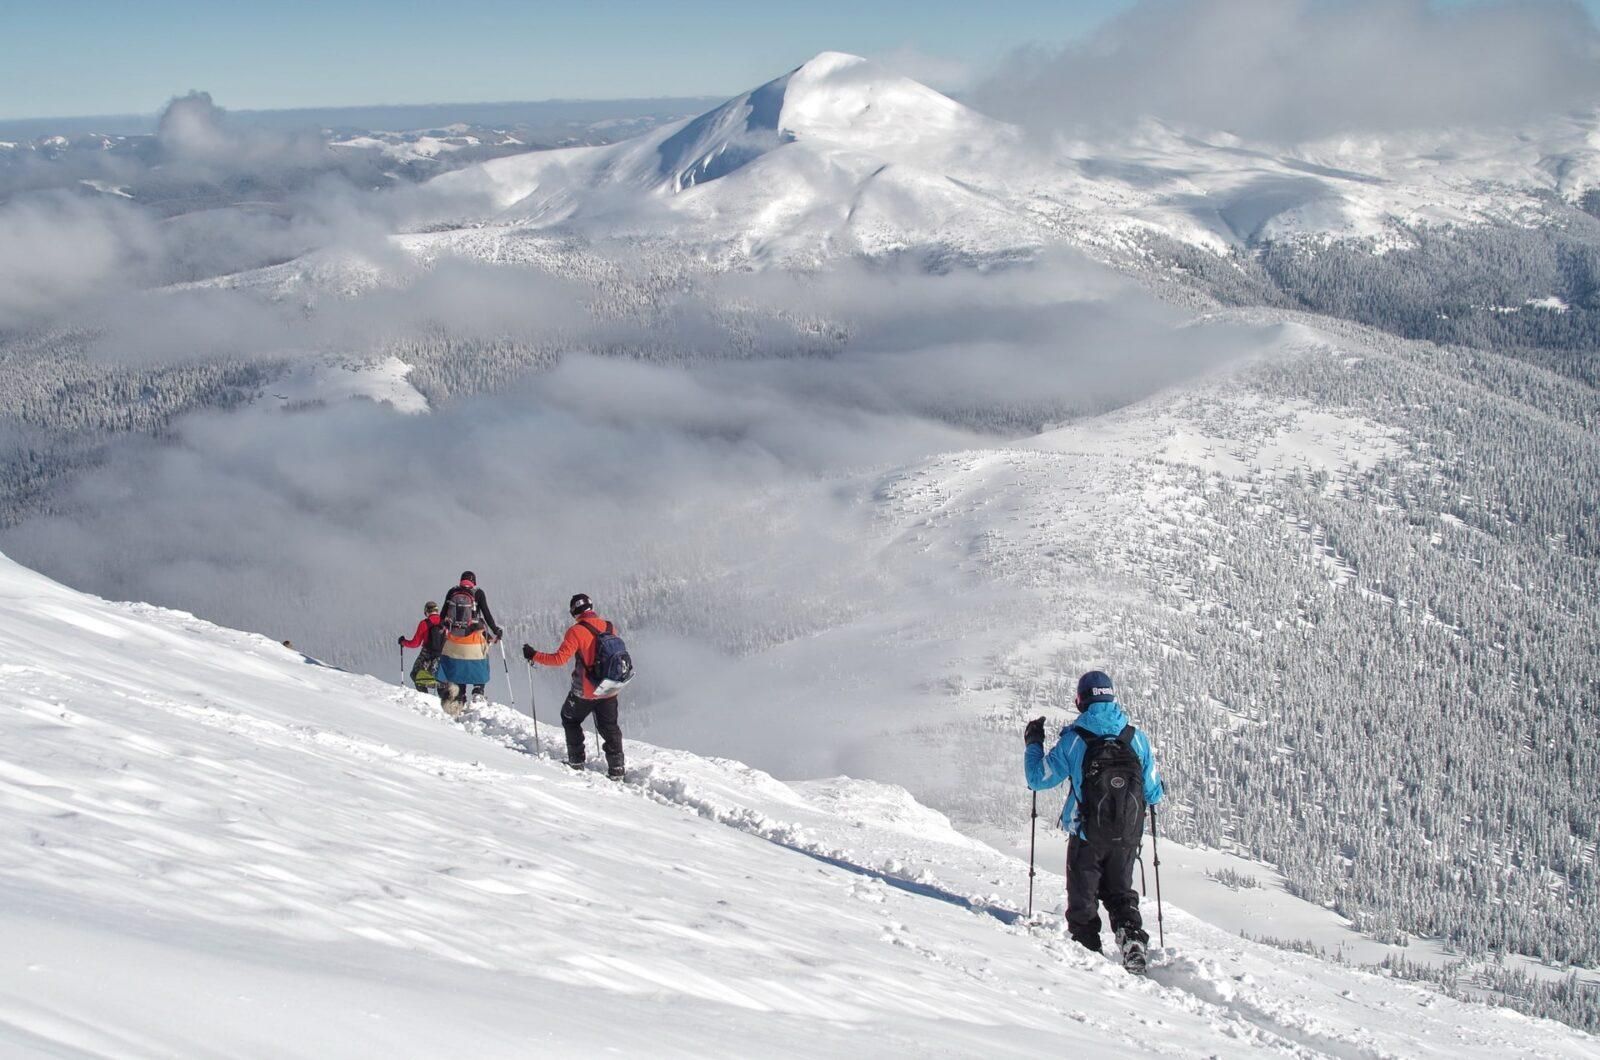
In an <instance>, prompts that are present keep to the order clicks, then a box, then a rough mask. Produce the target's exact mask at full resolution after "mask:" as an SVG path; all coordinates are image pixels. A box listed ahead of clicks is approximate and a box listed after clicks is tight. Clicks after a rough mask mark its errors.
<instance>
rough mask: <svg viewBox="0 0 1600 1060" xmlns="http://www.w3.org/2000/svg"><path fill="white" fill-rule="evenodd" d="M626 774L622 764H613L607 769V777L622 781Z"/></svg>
mask: <svg viewBox="0 0 1600 1060" xmlns="http://www.w3.org/2000/svg"><path fill="white" fill-rule="evenodd" d="M623 776H624V774H623V772H622V767H621V766H612V767H610V768H609V769H607V770H606V777H607V778H609V779H611V780H615V781H617V782H618V783H621V781H622V778H623Z"/></svg>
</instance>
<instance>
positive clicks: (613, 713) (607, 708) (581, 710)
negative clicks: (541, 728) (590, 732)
mask: <svg viewBox="0 0 1600 1060" xmlns="http://www.w3.org/2000/svg"><path fill="white" fill-rule="evenodd" d="M590 714H593V715H594V727H595V728H596V729H598V730H600V741H601V747H602V748H603V749H604V750H605V753H606V766H607V768H608V769H610V770H611V772H613V773H618V772H621V771H622V726H621V725H619V724H618V723H617V697H616V696H612V697H611V698H610V699H583V698H581V697H580V696H577V695H569V696H567V701H566V702H565V703H563V704H561V728H562V729H564V730H565V731H566V734H567V764H568V765H574V766H581V765H582V764H583V762H584V759H585V757H586V755H585V753H584V749H583V723H584V722H585V721H587V720H588V718H589V715H590Z"/></svg>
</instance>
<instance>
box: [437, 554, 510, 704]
mask: <svg viewBox="0 0 1600 1060" xmlns="http://www.w3.org/2000/svg"><path fill="white" fill-rule="evenodd" d="M443 617H444V627H445V638H444V647H443V649H441V651H440V658H439V683H440V690H439V697H440V700H441V702H442V703H443V704H444V709H445V713H447V714H449V715H451V716H452V717H453V716H455V715H457V714H459V713H461V711H462V710H464V709H465V708H466V705H467V689H468V688H469V687H470V688H471V689H472V702H473V703H482V702H483V701H484V689H485V688H486V687H488V684H489V645H491V644H493V643H494V642H495V641H497V640H499V639H500V638H501V637H502V636H504V631H503V630H502V629H501V628H500V627H499V625H497V624H496V623H495V620H494V614H493V613H492V612H491V611H490V610H489V597H488V596H487V595H485V593H484V591H483V589H482V588H480V587H479V585H478V576H477V575H476V574H474V573H472V572H471V571H469V570H467V571H462V572H461V580H460V581H459V582H457V583H456V584H455V585H452V586H451V587H450V591H449V592H447V593H446V594H445V597H444V613H443Z"/></svg>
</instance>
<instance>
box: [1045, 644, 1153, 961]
mask: <svg viewBox="0 0 1600 1060" xmlns="http://www.w3.org/2000/svg"><path fill="white" fill-rule="evenodd" d="M1077 707H1078V710H1079V714H1078V718H1077V720H1076V721H1074V722H1073V723H1072V724H1071V725H1069V726H1067V727H1066V728H1064V729H1062V730H1061V738H1060V739H1059V740H1057V741H1056V745H1055V746H1054V747H1052V748H1051V749H1050V752H1049V753H1048V754H1046V753H1045V749H1044V719H1043V718H1035V719H1034V720H1033V721H1030V722H1029V723H1028V726H1027V728H1026V729H1025V730H1024V733H1023V739H1024V740H1025V741H1026V748H1025V751H1024V755H1023V768H1024V771H1025V772H1026V774H1027V779H1028V787H1030V788H1032V789H1033V790H1034V791H1044V790H1046V789H1047V788H1054V787H1058V786H1060V785H1061V784H1063V783H1066V784H1069V785H1070V789H1069V791H1068V793H1067V800H1066V803H1065V805H1063V806H1062V808H1061V827H1062V828H1064V829H1065V830H1066V831H1067V834H1068V837H1069V838H1068V839H1067V866H1068V867H1067V927H1068V930H1069V931H1070V932H1071V934H1072V937H1073V938H1074V939H1075V940H1076V941H1077V942H1078V943H1079V944H1080V945H1082V946H1083V947H1085V948H1086V949H1090V950H1094V951H1095V952H1097V953H1098V952H1099V951H1100V913H1099V903H1101V902H1103V903H1105V907H1106V913H1107V915H1108V916H1109V918H1110V920H1111V929H1112V931H1114V932H1115V933H1116V936H1117V942H1118V944H1119V945H1121V946H1122V948H1123V958H1124V960H1125V961H1127V960H1129V957H1130V950H1133V949H1136V950H1137V954H1136V961H1137V963H1138V964H1139V965H1141V966H1142V964H1143V961H1144V950H1145V947H1146V946H1147V945H1148V944H1149V941H1150V937H1149V936H1148V935H1146V934H1145V931H1144V922H1143V920H1142V919H1141V917H1140V916H1139V892H1138V891H1137V890H1135V889H1134V886H1133V867H1134V862H1135V861H1137V860H1138V857H1139V851H1140V844H1141V841H1142V840H1143V836H1144V810H1145V807H1146V806H1154V805H1155V804H1156V803H1158V802H1160V801H1161V796H1162V794H1163V792H1162V787H1161V774H1160V773H1158V772H1157V771H1156V763H1155V755H1154V753H1153V752H1152V751H1151V750H1150V739H1149V737H1147V736H1146V735H1145V734H1144V733H1142V732H1140V731H1139V730H1138V729H1136V728H1134V727H1133V726H1132V725H1130V724H1129V723H1128V716H1127V715H1126V714H1125V713H1123V711H1122V707H1121V706H1120V705H1119V704H1118V703H1117V694H1116V689H1115V687H1114V686H1113V685H1112V683H1111V678H1110V677H1109V676H1108V675H1107V674H1105V673H1104V672H1102V671H1100V670H1090V671H1089V672H1088V673H1086V674H1084V675H1083V676H1082V677H1080V678H1078V694H1077ZM1091 744H1093V745H1094V763H1095V765H1093V766H1092V767H1091V774H1092V775H1093V776H1094V778H1095V779H1094V781H1093V784H1092V786H1094V787H1095V788H1096V789H1097V790H1096V791H1092V792H1090V798H1091V802H1090V806H1091V807H1094V808H1095V812H1092V813H1090V814H1084V813H1083V812H1081V807H1082V806H1083V804H1084V794H1085V791H1084V768H1083V766H1084V759H1085V756H1086V755H1087V754H1088V752H1089V751H1090V748H1091ZM1115 744H1121V748H1120V749H1119V748H1117V747H1115V746H1113V745H1115ZM1124 749H1125V750H1126V751H1131V752H1132V753H1133V756H1134V759H1136V760H1137V764H1135V763H1134V761H1133V760H1131V759H1127V758H1126V757H1125V754H1124ZM1119 755H1123V761H1124V762H1125V763H1126V770H1125V771H1126V772H1131V773H1132V774H1133V775H1132V776H1128V777H1127V778H1126V779H1125V780H1124V781H1123V782H1121V783H1119V782H1118V779H1117V772H1116V770H1117V758H1118V756H1119ZM1102 778H1105V779H1102ZM1123 791H1127V792H1128V794H1129V795H1130V796H1131V798H1129V799H1127V800H1125V802H1124V804H1122V805H1120V806H1119V804H1118V803H1117V802H1116V799H1118V798H1120V797H1121V794H1122V792H1123ZM1112 793H1115V794H1114V795H1112V797H1111V798H1110V799H1108V798H1106V796H1107V795H1111V794H1112ZM1107 807H1110V809H1107ZM1119 813H1120V815H1121V816H1120V817H1119V816H1118V814H1119ZM1135 814H1137V818H1136V819H1135V817H1134V815H1135ZM1102 818H1105V819H1104V820H1103V819H1102Z"/></svg>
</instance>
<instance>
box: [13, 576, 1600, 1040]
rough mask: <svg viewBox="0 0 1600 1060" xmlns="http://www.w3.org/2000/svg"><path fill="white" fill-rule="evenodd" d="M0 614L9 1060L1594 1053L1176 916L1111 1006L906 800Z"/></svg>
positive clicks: (38, 613)
mask: <svg viewBox="0 0 1600 1060" xmlns="http://www.w3.org/2000/svg"><path fill="white" fill-rule="evenodd" d="M0 600H3V604H4V606H0V633H3V641H4V643H5V644H6V646H7V648H8V651H7V652H6V662H5V663H4V664H0V668H3V672H4V676H5V678H6V680H5V682H4V686H3V689H0V703H3V707H4V709H3V711H0V724H3V725H4V732H3V740H4V746H5V747H6V749H7V752H6V755H5V758H4V760H3V761H0V804H3V805H4V808H5V814H4V817H3V821H4V825H3V828H0V921H3V925H4V926H3V930H4V937H5V938H6V941H7V945H6V950H5V951H6V956H7V958H8V959H7V960H6V961H5V962H4V963H3V964H0V1051H3V1052H5V1053H6V1054H7V1055H15V1056H117V1057H127V1056H157V1055H185V1056H202V1055H217V1056H222V1055H229V1056H233V1055H273V1056H318V1057H327V1056H355V1055H385V1056H437V1055H443V1054H445V1053H446V1052H450V1053H456V1052H467V1053H470V1054H472V1055H477V1056H513V1055H520V1056H526V1055H535V1054H537V1055H577V1054H580V1053H581V1054H592V1053H593V1052H595V1051H596V1050H613V1051H616V1052H620V1053H622V1054H624V1055H637V1054H641V1053H645V1052H648V1053H650V1054H651V1055H667V1056H689V1055H695V1056H705V1055H725V1056H750V1055H790V1056H832V1055H838V1054H840V1053H842V1052H845V1051H847V1050H848V1051H849V1052H851V1053H852V1054H854V1055H862V1056H877V1055H883V1056H905V1055H919V1056H933V1055H938V1056H997V1055H1017V1056H1024V1055H1041V1056H1042V1055H1059V1054H1060V1053H1061V1051H1062V1050H1063V1048H1072V1049H1074V1051H1075V1052H1077V1053H1081V1054H1084V1055H1090V1056H1110V1055H1117V1056H1126V1055H1128V1054H1129V1053H1130V1052H1135V1053H1138V1054H1140V1055H1172V1056H1201V1055H1226V1054H1235V1053H1238V1052H1240V1051H1241V1050H1242V1049H1244V1048H1246V1047H1252V1048H1259V1049H1262V1050H1264V1051H1268V1052H1275V1053H1283V1054H1288V1055H1300V1056H1315V1055H1336V1056H1356V1055H1405V1056H1440V1057H1444V1056H1497V1057H1498V1056H1509V1055H1538V1056H1582V1055H1593V1051H1594V1042H1593V1040H1592V1039H1590V1038H1588V1037H1586V1036H1584V1035H1582V1034H1580V1033H1578V1032H1575V1031H1572V1030H1569V1029H1567V1028H1564V1027H1561V1026H1558V1025H1555V1024H1549V1023H1544V1022H1540V1021H1534V1020H1528V1019H1525V1018H1522V1017H1518V1016H1515V1015H1512V1014H1510V1013H1507V1012H1504V1011H1501V1010H1497V1009H1492V1008H1488V1007H1481V1006H1475V1005H1470V1004H1464V1003H1460V1002H1455V1001H1451V1000H1449V999H1447V998H1445V997H1443V996H1442V995H1440V994H1437V993H1435V992H1433V991H1431V990H1430V989H1427V988H1423V987H1417V986H1412V985H1407V984H1402V983H1398V982H1393V981H1390V980H1387V979H1384V978H1381V977H1377V976H1372V975H1367V974H1363V973H1358V972H1353V971H1350V970H1348V969H1343V968H1339V967H1335V966H1329V965H1326V964H1323V963H1321V962H1319V961H1316V960H1313V959H1311V958H1307V957H1302V956H1296V955H1291V954H1284V953H1281V952H1278V951H1276V950H1272V949H1268V948H1263V947H1260V946H1256V945H1253V944H1248V943H1242V942H1240V941H1239V940H1237V939H1235V938H1231V937H1229V936H1228V935H1226V934H1224V933H1222V932H1220V931H1217V930H1215V929H1212V928H1209V927H1207V926H1205V925H1204V924H1201V923H1199V922H1197V921H1194V920H1191V919H1190V918H1188V917H1186V916H1184V915H1183V914H1182V913H1181V912H1179V911H1178V910H1177V909H1175V908H1170V907H1169V910H1168V914H1167V923H1168V941H1169V944H1170V945H1169V948H1168V949H1167V950H1166V951H1164V952H1162V953H1160V954H1158V957H1157V960H1156V962H1155V967H1154V969H1153V972H1152V978H1151V980H1150V981H1138V980H1134V979H1131V978H1129V977H1127V976H1126V975H1124V974H1123V973H1122V972H1121V971H1120V970H1119V969H1117V968H1116V967H1114V966H1113V965H1112V964H1111V963H1109V962H1108V961H1106V960H1105V959H1103V958H1099V957H1095V956H1092V955H1089V954H1087V953H1085V952H1083V951H1081V950H1079V949H1077V948H1076V947H1074V946H1073V945H1072V944H1071V943H1070V942H1069V941H1067V940H1066V939H1065V938H1064V937H1063V935H1062V934H1061V932H1060V930H1059V928H1058V927H1057V926H1056V924H1055V922H1054V920H1053V918H1045V922H1044V923H1041V924H1039V925H1036V926H1031V927H1030V926H1028V925H1025V924H1021V923H1018V922H1016V917H1015V914H1014V910H1015V908H1016V907H1017V906H1018V904H1019V903H1020V901H1021V899H1022V888H1023V885H1024V881H1025V874H1024V871H1023V866H1022V865H1021V863H1019V862H1018V861H1017V860H1016V859H1014V858H1011V857H1008V856H1006V855H1002V854H1000V853H997V852H995V851H994V850H992V849H991V848H989V847H986V846H984V845H982V844H980V843H977V842H976V841H974V840H971V839H968V838H966V837H963V836H961V835H959V834H957V833H956V832H954V831H953V830H952V829H951V828H950V827H949V825H948V823H947V822H946V821H945V820H944V819H943V818H942V817H941V816H940V815H938V814H936V813H933V812H932V811H929V810H927V809H925V808H922V807H920V806H917V805H916V804H915V803H914V802H912V801H911V800H910V798H909V797H908V796H907V795H906V794H905V793H904V792H903V791H900V790H899V789H895V788H888V787H884V786H882V785H875V784H865V783H858V782H854V781H849V780H845V779H842V778H841V779H834V780H829V781H817V782H812V783H807V784H795V785H788V784H782V783H779V782H778V781H776V780H774V779H773V778H771V777H769V776H767V775H765V774H762V773H760V772H758V771H756V770H752V769H749V768H747V767H744V766H741V765H739V764H737V763H734V762H729V761H723V760H709V759H701V758H698V757H696V756H693V755H690V754H687V753H684V752H676V751H665V750H658V749H653V748H649V747H645V746H642V745H637V744H635V745H633V746H632V747H631V748H630V752H631V756H632V757H631V767H632V768H631V770H630V778H629V781H628V783H627V784H626V785H622V786H616V785H612V784H610V783H608V782H607V781H605V780H603V779H601V778H599V777H598V776H596V775H594V774H592V773H584V774H573V773H571V772H569V771H567V770H566V769H565V767H563V766H561V765H559V764H557V763H555V762H553V761H551V760H549V758H548V757H546V756H545V755H544V754H542V753H541V752H547V751H548V750H549V749H550V740H551V736H552V735H553V734H552V733H551V732H550V730H549V728H548V725H547V726H546V728H545V731H544V735H545V740H546V744H545V746H543V747H541V746H540V745H539V744H538V743H536V741H535V740H534V737H533V733H532V730H531V725H530V724H529V722H528V721H527V719H525V718H523V717H522V716H521V715H518V714H515V713H513V712H512V711H510V710H508V709H504V708H490V709H487V710H486V711H484V713H483V715H482V716H481V717H475V718H470V719H469V720H468V721H467V722H466V723H465V724H463V725H456V724H453V723H451V722H449V721H448V720H446V719H445V718H444V717H443V715H442V714H440V713H439V712H438V711H437V709H436V708H435V707H434V706H433V705H432V704H431V703H430V702H429V701H428V700H427V699H425V698H423V697H421V696H418V695H415V694H413V693H409V692H405V691H401V690H398V689H396V688H394V687H392V686H386V685H384V684H382V683H380V682H378V681H376V680H374V679H372V678H367V677H360V676H356V675H352V674H348V673H344V672H341V671H338V670H335V669H332V668H329V667H326V666H323V665H321V664H319V663H317V662H315V661H314V660H311V659H308V658H306V657H304V656H302V655H300V654H299V653H297V652H294V651H292V650H290V649H287V648H285V647H282V646H279V645H278V644H276V643H274V642H272V641H271V640H269V639H267V638H264V637H261V636H256V635H251V634H245V633H236V632H232V631H228V630H224V629H219V628H217V627H214V626H210V625H208V624H206V623H203V622H200V621H198V620H196V619H194V618H192V617H190V616H188V615H184V614H181V613H175V612H166V611H161V610H159V609H156V608H152V607H149V606H147V605H140V604H112V603H106V602H103V601H99V600H96V599H93V598H90V597H87V596H84V595H81V594H78V593H76V592H73V591H71V590H68V589H66V588H64V587H62V586H59V585H56V584H54V583H52V582H49V581H48V580H46V579H45V578H43V577H41V576H39V575H37V574H34V573H32V572H30V571H27V570H25V569H23V568H20V567H18V566H16V565H15V564H13V563H11V562H10V561H9V560H4V559H3V558H0ZM547 703H548V700H547ZM546 711H547V713H546V719H547V722H548V720H549V714H548V706H547V707H546ZM1059 891H1060V880H1059V878H1058V877H1054V876H1052V875H1050V874H1048V873H1046V874H1045V875H1044V876H1042V877H1041V882H1040V894H1041V896H1043V895H1052V894H1058V893H1059Z"/></svg>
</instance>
